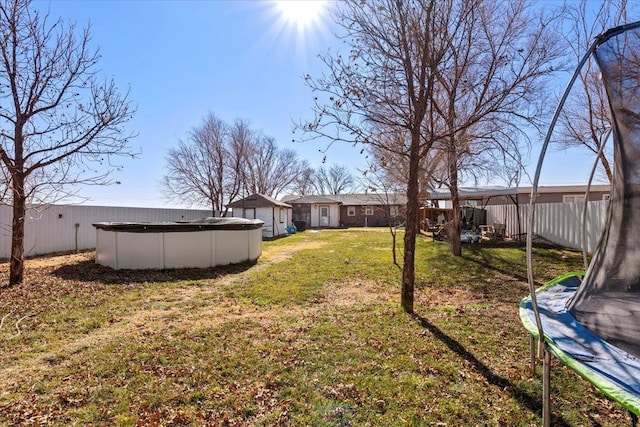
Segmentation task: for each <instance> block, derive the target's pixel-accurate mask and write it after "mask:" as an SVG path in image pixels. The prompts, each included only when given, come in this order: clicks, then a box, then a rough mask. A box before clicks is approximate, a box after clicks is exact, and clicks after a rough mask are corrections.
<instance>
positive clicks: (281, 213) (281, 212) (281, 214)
mask: <svg viewBox="0 0 640 427" xmlns="http://www.w3.org/2000/svg"><path fill="white" fill-rule="evenodd" d="M283 222H284V209H282V208H280V223H283Z"/></svg>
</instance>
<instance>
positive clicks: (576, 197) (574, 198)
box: [562, 194, 585, 203]
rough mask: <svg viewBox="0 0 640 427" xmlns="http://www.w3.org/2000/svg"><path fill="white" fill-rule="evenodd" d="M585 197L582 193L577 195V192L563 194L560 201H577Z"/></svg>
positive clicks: (583, 199) (582, 200) (581, 200)
mask: <svg viewBox="0 0 640 427" xmlns="http://www.w3.org/2000/svg"><path fill="white" fill-rule="evenodd" d="M584 201H585V198H584V195H582V196H579V195H577V194H564V195H563V196H562V203H578V202H584Z"/></svg>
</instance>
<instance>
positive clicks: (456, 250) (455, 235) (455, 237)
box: [448, 137, 462, 256]
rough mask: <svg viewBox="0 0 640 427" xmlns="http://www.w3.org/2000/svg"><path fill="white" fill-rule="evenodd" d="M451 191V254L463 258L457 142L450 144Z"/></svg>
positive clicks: (453, 141)
mask: <svg viewBox="0 0 640 427" xmlns="http://www.w3.org/2000/svg"><path fill="white" fill-rule="evenodd" d="M448 163H449V190H450V192H451V204H452V207H453V225H452V227H451V233H450V236H449V238H450V239H451V253H452V254H453V255H455V256H462V243H461V242H460V231H461V228H462V227H461V226H460V225H461V224H460V196H459V194H458V168H457V156H456V153H455V140H454V139H453V137H452V140H451V141H450V143H449V159H448Z"/></svg>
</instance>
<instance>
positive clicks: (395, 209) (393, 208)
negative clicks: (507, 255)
mask: <svg viewBox="0 0 640 427" xmlns="http://www.w3.org/2000/svg"><path fill="white" fill-rule="evenodd" d="M389 215H391V216H398V207H397V206H395V205H394V206H389Z"/></svg>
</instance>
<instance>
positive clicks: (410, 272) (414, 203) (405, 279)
mask: <svg viewBox="0 0 640 427" xmlns="http://www.w3.org/2000/svg"><path fill="white" fill-rule="evenodd" d="M416 129H417V130H418V131H419V130H420V128H419V127H418V128H416ZM415 133H416V135H412V136H411V152H410V154H409V180H408V181H409V182H408V183H407V184H408V185H407V226H406V227H405V233H404V257H403V261H404V262H403V265H402V295H401V298H400V304H401V305H402V308H403V309H404V311H406V312H407V313H413V291H414V283H415V276H416V273H415V250H416V234H417V230H418V212H419V200H418V196H419V188H418V187H419V182H418V175H419V174H418V169H419V161H420V156H419V151H420V135H419V134H417V132H415Z"/></svg>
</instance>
